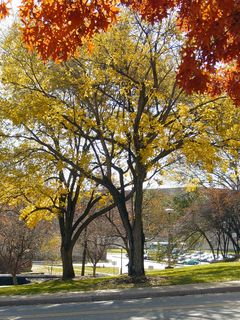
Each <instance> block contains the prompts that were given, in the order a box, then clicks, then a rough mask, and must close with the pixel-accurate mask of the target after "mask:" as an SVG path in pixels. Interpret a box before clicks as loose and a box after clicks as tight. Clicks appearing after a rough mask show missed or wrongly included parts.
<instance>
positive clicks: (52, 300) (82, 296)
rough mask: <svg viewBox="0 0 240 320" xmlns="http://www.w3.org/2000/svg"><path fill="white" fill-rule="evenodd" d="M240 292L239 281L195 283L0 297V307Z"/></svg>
mask: <svg viewBox="0 0 240 320" xmlns="http://www.w3.org/2000/svg"><path fill="white" fill-rule="evenodd" d="M226 292H240V281H229V282H219V283H196V284H190V285H181V286H180V285H176V286H165V287H164V286H163V287H153V288H131V289H121V290H120V289H116V290H101V291H100V290H99V291H91V292H82V291H81V292H62V293H55V294H42V295H40V294H38V295H25V296H20V295H19V296H1V297H0V307H1V306H17V305H34V304H56V303H70V302H93V301H106V300H125V299H129V300H130V299H141V298H152V297H167V296H185V295H194V294H208V293H226Z"/></svg>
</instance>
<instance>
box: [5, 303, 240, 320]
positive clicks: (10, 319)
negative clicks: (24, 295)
mask: <svg viewBox="0 0 240 320" xmlns="http://www.w3.org/2000/svg"><path fill="white" fill-rule="evenodd" d="M233 306H235V307H236V303H233V302H231V303H230V304H228V305H227V307H233ZM209 307H223V303H220V302H219V303H204V304H193V305H183V306H182V305H179V306H166V307H164V306H153V307H145V308H131V307H129V308H122V307H121V309H120V307H119V308H118V309H115V310H114V309H113V308H111V307H110V308H109V309H105V310H101V309H98V310H82V311H81V310H79V311H68V312H55V313H42V314H38V315H36V313H34V314H25V315H17V316H7V315H6V316H3V315H2V316H3V317H2V316H0V319H8V320H20V319H34V318H41V319H44V318H54V317H64V316H66V317H69V316H80V315H99V314H103V315H104V314H111V313H119V314H120V313H126V312H128V313H130V312H136V313H139V312H141V313H142V312H151V311H159V312H163V311H168V310H171V311H173V310H187V309H191V310H193V309H199V308H209ZM195 311H196V310H195Z"/></svg>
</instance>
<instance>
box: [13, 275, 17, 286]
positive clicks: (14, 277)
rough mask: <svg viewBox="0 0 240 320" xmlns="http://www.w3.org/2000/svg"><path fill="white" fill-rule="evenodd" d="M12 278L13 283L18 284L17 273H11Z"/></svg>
mask: <svg viewBox="0 0 240 320" xmlns="http://www.w3.org/2000/svg"><path fill="white" fill-rule="evenodd" d="M12 279H13V284H14V285H15V286H17V285H18V280H17V275H16V274H12Z"/></svg>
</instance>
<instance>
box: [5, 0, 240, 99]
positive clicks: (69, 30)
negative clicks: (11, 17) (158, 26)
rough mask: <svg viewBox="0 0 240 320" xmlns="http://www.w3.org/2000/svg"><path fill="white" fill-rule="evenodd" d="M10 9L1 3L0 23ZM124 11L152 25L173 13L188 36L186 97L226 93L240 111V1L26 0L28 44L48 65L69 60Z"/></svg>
mask: <svg viewBox="0 0 240 320" xmlns="http://www.w3.org/2000/svg"><path fill="white" fill-rule="evenodd" d="M7 3H8V1H1V3H0V18H1V17H3V16H5V15H7V13H8V10H7V6H6V4H7ZM123 6H128V7H130V8H131V9H132V10H134V11H136V12H138V13H140V15H141V16H142V17H143V18H144V19H145V20H147V21H149V22H151V23H153V22H157V21H161V20H162V19H163V18H165V17H167V15H168V14H169V12H170V11H171V10H175V12H176V13H177V16H178V20H177V21H178V25H179V27H180V28H181V29H182V31H183V32H185V34H186V43H185V46H184V47H183V49H182V63H181V65H180V67H179V71H178V76H177V78H178V82H179V85H180V86H181V87H183V88H184V89H185V91H187V92H188V93H192V92H193V91H195V92H199V93H204V92H208V93H211V94H220V93H223V92H227V93H228V94H229V96H230V97H231V98H232V99H233V100H234V101H235V103H236V104H238V105H240V0H35V1H34V0H22V4H21V6H20V18H21V21H22V32H23V37H24V41H25V42H26V44H27V45H28V46H29V47H30V48H35V49H36V50H37V51H38V53H39V54H40V55H41V57H42V58H43V59H44V60H47V59H48V58H52V59H54V60H66V59H68V58H69V57H70V56H72V55H74V53H75V52H76V50H77V47H78V46H79V45H82V44H83V43H84V42H85V41H88V40H89V39H91V37H92V36H93V35H94V34H95V33H98V32H101V31H106V30H107V29H108V27H109V26H110V25H111V24H112V23H114V22H115V21H116V20H117V16H118V13H119V11H120V9H121V8H122V7H123Z"/></svg>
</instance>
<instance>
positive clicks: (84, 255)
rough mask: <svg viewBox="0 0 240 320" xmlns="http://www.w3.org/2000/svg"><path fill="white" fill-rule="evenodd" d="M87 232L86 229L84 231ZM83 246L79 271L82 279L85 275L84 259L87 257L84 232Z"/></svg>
mask: <svg viewBox="0 0 240 320" xmlns="http://www.w3.org/2000/svg"><path fill="white" fill-rule="evenodd" d="M85 230H87V229H85ZM84 238H85V239H84V244H83V253H82V270H81V276H82V277H83V276H84V275H85V264H86V257H87V238H86V232H85V235H84Z"/></svg>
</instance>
